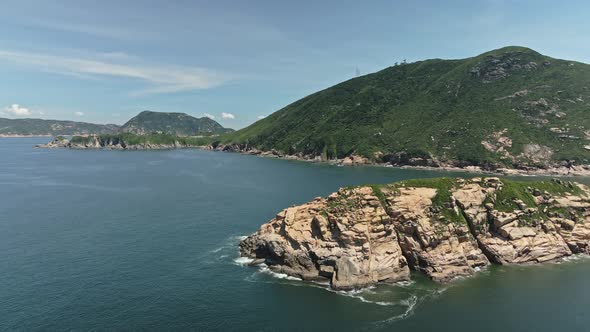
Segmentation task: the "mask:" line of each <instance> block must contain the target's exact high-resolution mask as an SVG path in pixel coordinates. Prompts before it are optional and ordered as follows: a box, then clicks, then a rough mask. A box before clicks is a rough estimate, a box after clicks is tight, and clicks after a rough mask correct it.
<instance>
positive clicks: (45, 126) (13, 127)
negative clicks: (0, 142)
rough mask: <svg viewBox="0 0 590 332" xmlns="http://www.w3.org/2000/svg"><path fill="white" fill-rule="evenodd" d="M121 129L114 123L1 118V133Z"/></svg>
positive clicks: (84, 132)
mask: <svg viewBox="0 0 590 332" xmlns="http://www.w3.org/2000/svg"><path fill="white" fill-rule="evenodd" d="M118 130H119V126H117V125H114V124H106V125H102V124H93V123H86V122H75V121H58V120H42V119H5V118H0V135H51V136H56V135H88V134H112V133H115V132H117V131H118Z"/></svg>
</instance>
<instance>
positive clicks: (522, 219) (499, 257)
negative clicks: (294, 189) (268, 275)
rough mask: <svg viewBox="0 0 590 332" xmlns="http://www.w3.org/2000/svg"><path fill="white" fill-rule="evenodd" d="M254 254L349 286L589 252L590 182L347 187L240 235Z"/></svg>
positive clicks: (464, 273)
mask: <svg viewBox="0 0 590 332" xmlns="http://www.w3.org/2000/svg"><path fill="white" fill-rule="evenodd" d="M240 253H241V255H242V256H244V257H249V258H252V259H253V261H252V264H261V263H265V264H266V265H268V267H269V268H270V269H271V270H273V271H275V272H278V273H285V274H287V275H290V276H294V277H297V278H301V279H303V280H310V281H324V282H325V281H328V282H329V283H330V286H331V287H332V288H333V289H339V290H347V289H353V288H361V287H366V286H369V285H372V284H376V283H395V282H400V281H408V280H410V278H411V274H410V271H420V272H423V273H424V274H426V275H427V276H428V277H429V278H430V279H432V280H434V281H436V282H441V283H445V282H449V281H451V280H453V279H455V278H457V277H468V276H472V275H475V274H476V273H477V271H479V270H480V269H481V268H485V267H486V266H488V265H490V264H501V265H506V264H533V263H543V262H549V261H555V260H559V259H562V258H564V257H567V256H570V255H573V254H590V189H589V188H588V187H587V186H585V185H582V184H579V183H574V182H569V181H563V180H560V179H553V180H547V181H523V182H520V181H514V180H509V179H503V178H497V177H483V178H482V177H478V178H472V179H460V178H458V179H454V178H436V179H417V180H407V181H402V182H397V183H393V184H389V185H366V186H358V187H346V188H341V189H340V190H338V191H337V192H335V193H333V194H331V195H329V196H328V197H327V198H322V197H317V198H315V199H313V200H312V201H310V202H308V203H305V204H302V205H299V206H293V207H289V208H287V209H285V210H283V211H281V212H280V213H279V214H277V216H276V217H275V218H274V219H272V220H270V221H269V222H268V223H266V224H263V225H262V226H261V227H260V229H259V230H258V231H257V232H256V233H254V234H252V235H250V236H248V237H247V238H245V239H244V240H242V241H241V243H240Z"/></svg>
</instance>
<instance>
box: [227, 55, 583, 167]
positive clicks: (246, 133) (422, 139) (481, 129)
mask: <svg viewBox="0 0 590 332" xmlns="http://www.w3.org/2000/svg"><path fill="white" fill-rule="evenodd" d="M222 143H224V144H234V145H236V146H239V147H242V149H244V148H243V147H247V148H256V149H260V150H265V151H268V150H271V149H274V150H277V151H281V152H283V153H286V154H300V155H306V156H322V158H323V159H334V158H343V157H346V156H349V155H353V154H355V155H361V156H365V157H368V158H370V159H373V160H376V161H384V162H388V161H389V162H392V163H399V164H427V165H431V164H434V165H436V164H441V163H447V164H454V165H462V166H466V165H479V166H489V167H491V168H493V167H498V166H508V167H525V166H540V167H544V166H546V165H548V164H552V165H555V164H559V163H561V164H563V163H571V162H572V161H574V162H577V163H578V164H590V162H589V160H590V65H587V64H584V63H579V62H574V61H568V60H559V59H554V58H551V57H548V56H545V55H542V54H539V53H538V52H536V51H533V50H531V49H528V48H524V47H505V48H501V49H498V50H494V51H490V52H487V53H484V54H481V55H479V56H476V57H472V58H467V59H461V60H441V59H432V60H425V61H418V62H415V63H408V64H405V63H404V64H399V65H395V66H392V67H389V68H386V69H384V70H382V71H379V72H376V73H373V74H369V75H365V76H361V77H358V78H353V79H350V80H348V81H346V82H343V83H340V84H338V85H335V86H333V87H330V88H327V89H325V90H322V91H319V92H317V93H314V94H312V95H310V96H307V97H305V98H303V99H300V100H298V101H296V102H294V103H292V104H290V105H288V106H286V107H285V108H283V109H281V110H279V111H277V112H275V113H273V114H271V115H270V116H268V117H266V118H264V119H262V120H260V121H258V122H256V123H254V124H252V125H251V126H249V127H246V128H244V129H242V130H239V131H237V132H235V133H233V134H230V135H228V136H227V137H226V138H224V139H223V140H222Z"/></svg>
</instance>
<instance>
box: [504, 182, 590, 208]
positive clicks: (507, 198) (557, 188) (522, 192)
mask: <svg viewBox="0 0 590 332" xmlns="http://www.w3.org/2000/svg"><path fill="white" fill-rule="evenodd" d="M535 190H538V191H540V192H541V193H544V192H547V193H549V194H551V195H564V194H572V195H583V194H584V193H583V191H582V190H581V189H580V188H579V187H577V186H576V185H573V184H572V183H571V182H567V181H561V180H551V181H532V182H521V181H513V180H508V179H502V188H501V189H500V190H498V191H497V192H496V194H495V203H494V206H495V208H496V209H497V210H498V211H503V212H511V211H514V210H516V209H518V205H517V204H516V203H515V201H516V200H521V201H523V202H524V203H525V204H526V205H527V206H528V207H536V206H537V204H536V202H535V196H534V195H533V193H534V191H535Z"/></svg>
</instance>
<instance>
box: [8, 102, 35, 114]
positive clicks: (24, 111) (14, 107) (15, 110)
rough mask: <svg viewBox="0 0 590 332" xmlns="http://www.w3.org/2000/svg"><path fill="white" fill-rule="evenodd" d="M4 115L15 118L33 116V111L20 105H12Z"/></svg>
mask: <svg viewBox="0 0 590 332" xmlns="http://www.w3.org/2000/svg"><path fill="white" fill-rule="evenodd" d="M4 113H5V114H10V115H15V116H27V115H31V114H33V113H32V112H31V110H29V109H28V108H26V107H21V106H20V105H19V104H12V105H10V106H9V107H5V108H4Z"/></svg>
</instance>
